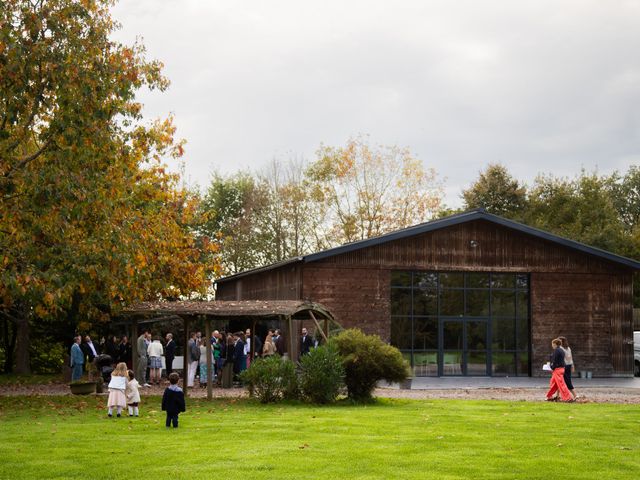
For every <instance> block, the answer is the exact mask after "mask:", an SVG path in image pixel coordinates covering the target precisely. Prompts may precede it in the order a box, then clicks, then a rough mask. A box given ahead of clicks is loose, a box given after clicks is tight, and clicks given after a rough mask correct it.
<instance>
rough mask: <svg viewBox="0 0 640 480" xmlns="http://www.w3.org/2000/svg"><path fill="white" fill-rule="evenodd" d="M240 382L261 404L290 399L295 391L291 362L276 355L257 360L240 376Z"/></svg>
mask: <svg viewBox="0 0 640 480" xmlns="http://www.w3.org/2000/svg"><path fill="white" fill-rule="evenodd" d="M240 380H242V382H243V383H244V384H245V386H246V387H247V389H248V390H249V394H250V395H252V396H255V397H257V398H258V399H259V400H260V402H262V403H271V402H277V401H279V400H282V399H283V398H291V395H292V394H293V395H295V392H296V391H297V380H296V372H295V368H294V365H293V362H290V361H287V360H283V359H282V358H280V357H279V356H277V355H272V356H270V357H267V358H257V359H255V360H254V361H252V362H251V366H250V367H249V369H247V370H245V371H244V372H242V373H241V374H240Z"/></svg>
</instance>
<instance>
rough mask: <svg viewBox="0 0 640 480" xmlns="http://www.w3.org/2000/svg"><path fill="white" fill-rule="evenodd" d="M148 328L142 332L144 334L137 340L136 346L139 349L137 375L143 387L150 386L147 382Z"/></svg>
mask: <svg viewBox="0 0 640 480" xmlns="http://www.w3.org/2000/svg"><path fill="white" fill-rule="evenodd" d="M148 333H149V331H148V330H145V331H144V332H142V334H141V335H140V336H139V337H138V340H137V342H136V348H137V350H138V372H137V374H136V377H137V378H139V379H140V380H139V382H140V383H142V386H143V387H150V386H151V385H149V384H148V383H147V342H146V339H147V334H148Z"/></svg>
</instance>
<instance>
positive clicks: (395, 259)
mask: <svg viewBox="0 0 640 480" xmlns="http://www.w3.org/2000/svg"><path fill="white" fill-rule="evenodd" d="M472 241H473V242H474V245H475V247H473V246H472V245H471V242H472ZM323 262H326V263H333V264H338V265H345V266H346V265H353V266H355V265H357V266H366V265H371V266H375V267H376V268H381V267H382V268H410V269H416V270H429V269H432V270H481V271H482V270H484V271H496V272H499V271H524V272H534V271H545V272H549V271H551V272H554V271H555V272H574V273H577V272H585V273H610V272H611V271H612V269H613V270H620V269H619V268H618V267H616V266H615V265H614V264H612V263H610V262H606V261H605V260H601V259H599V258H597V257H594V256H592V255H587V254H584V253H581V252H578V251H575V250H572V249H570V248H567V247H564V246H562V245H559V244H556V243H553V242H551V241H547V240H543V239H540V238H536V237H532V236H530V235H527V234H525V233H522V232H519V231H516V230H512V229H510V228H506V227H502V226H500V225H496V224H494V223H490V222H487V221H483V220H477V221H473V222H468V223H463V224H460V225H455V226H452V227H448V228H443V229H441V230H436V231H433V232H429V233H425V234H422V235H416V236H414V237H411V238H406V239H403V240H396V241H392V242H387V243H384V244H380V245H376V246H373V247H368V248H362V249H359V250H355V251H353V252H349V253H344V254H341V255H336V256H334V257H329V258H327V259H325V260H323Z"/></svg>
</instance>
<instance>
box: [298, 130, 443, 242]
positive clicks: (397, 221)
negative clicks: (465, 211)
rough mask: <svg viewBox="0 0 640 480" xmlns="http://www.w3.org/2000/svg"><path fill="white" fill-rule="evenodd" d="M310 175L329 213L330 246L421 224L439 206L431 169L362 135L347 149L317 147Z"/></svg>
mask: <svg viewBox="0 0 640 480" xmlns="http://www.w3.org/2000/svg"><path fill="white" fill-rule="evenodd" d="M308 179H309V181H310V183H311V186H312V188H313V194H314V195H315V198H316V199H317V201H319V202H320V203H321V204H322V205H323V206H324V208H325V211H326V213H327V218H326V223H325V227H326V236H325V238H326V240H327V243H328V244H330V245H339V244H341V243H346V242H353V241H356V240H362V239H365V238H369V237H374V236H377V235H381V234H383V233H387V232H390V231H392V230H396V229H400V228H405V227H408V226H410V225H415V224H417V223H421V222H425V221H428V220H430V219H432V218H433V217H434V216H435V214H436V213H437V212H438V211H439V209H440V208H441V202H442V196H443V192H442V187H441V185H440V183H439V182H438V181H437V178H436V173H435V171H434V170H433V169H427V168H424V166H423V164H422V162H421V161H420V160H418V159H416V158H415V157H414V156H413V155H411V153H410V152H409V151H408V150H407V149H405V148H400V147H397V146H372V145H370V144H369V142H368V140H367V138H365V137H358V138H356V139H352V140H349V142H347V145H346V146H345V147H330V146H322V147H320V149H319V150H318V158H317V160H316V161H315V162H313V163H312V164H311V165H310V167H309V169H308Z"/></svg>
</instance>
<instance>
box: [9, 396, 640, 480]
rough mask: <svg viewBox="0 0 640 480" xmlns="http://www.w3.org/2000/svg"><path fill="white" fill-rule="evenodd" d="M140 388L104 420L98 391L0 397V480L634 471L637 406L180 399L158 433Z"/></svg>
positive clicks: (159, 416)
mask: <svg viewBox="0 0 640 480" xmlns="http://www.w3.org/2000/svg"><path fill="white" fill-rule="evenodd" d="M144 400H145V403H144V404H143V405H142V407H141V411H142V415H143V416H142V417H140V418H137V419H129V418H127V417H123V418H120V419H116V418H113V419H108V418H107V417H106V412H105V408H104V402H105V399H104V398H95V397H87V398H83V397H50V398H47V397H0V459H1V460H0V478H7V479H9V478H10V479H20V478H28V479H34V478H60V479H70V478H83V479H84V478H90V479H103V478H105V479H106V478H109V479H119V478H144V479H158V480H161V479H189V480H193V479H198V478H203V479H204V478H206V479H217V478H221V479H224V480H232V479H243V480H258V479H269V480H274V479H278V480H279V479H287V478H290V479H309V478H328V479H332V480H340V479H344V478H358V479H373V478H375V479H386V478H402V479H411V478H415V479H426V478H487V479H499V478H510V479H512V478H518V479H529V478H531V479H554V480H555V479H567V478H576V479H591V478H593V479H608V478H615V479H616V480H620V479H634V480H635V479H638V478H640V409H639V408H638V406H637V405H608V404H548V403H543V402H540V403H538V402H500V401H453V400H437V401H408V400H379V401H378V402H376V403H375V404H372V405H367V406H353V405H349V404H340V405H336V406H330V407H317V406H307V405H299V404H284V405H276V406H263V405H260V404H258V403H255V402H254V401H251V400H237V401H234V400H217V401H214V402H212V403H208V402H206V401H205V400H189V401H188V406H187V408H188V412H187V413H186V414H182V415H181V418H180V422H181V424H180V428H178V429H177V430H169V431H167V430H166V429H165V427H164V415H163V412H161V411H159V410H160V408H159V398H147V399H144Z"/></svg>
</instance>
